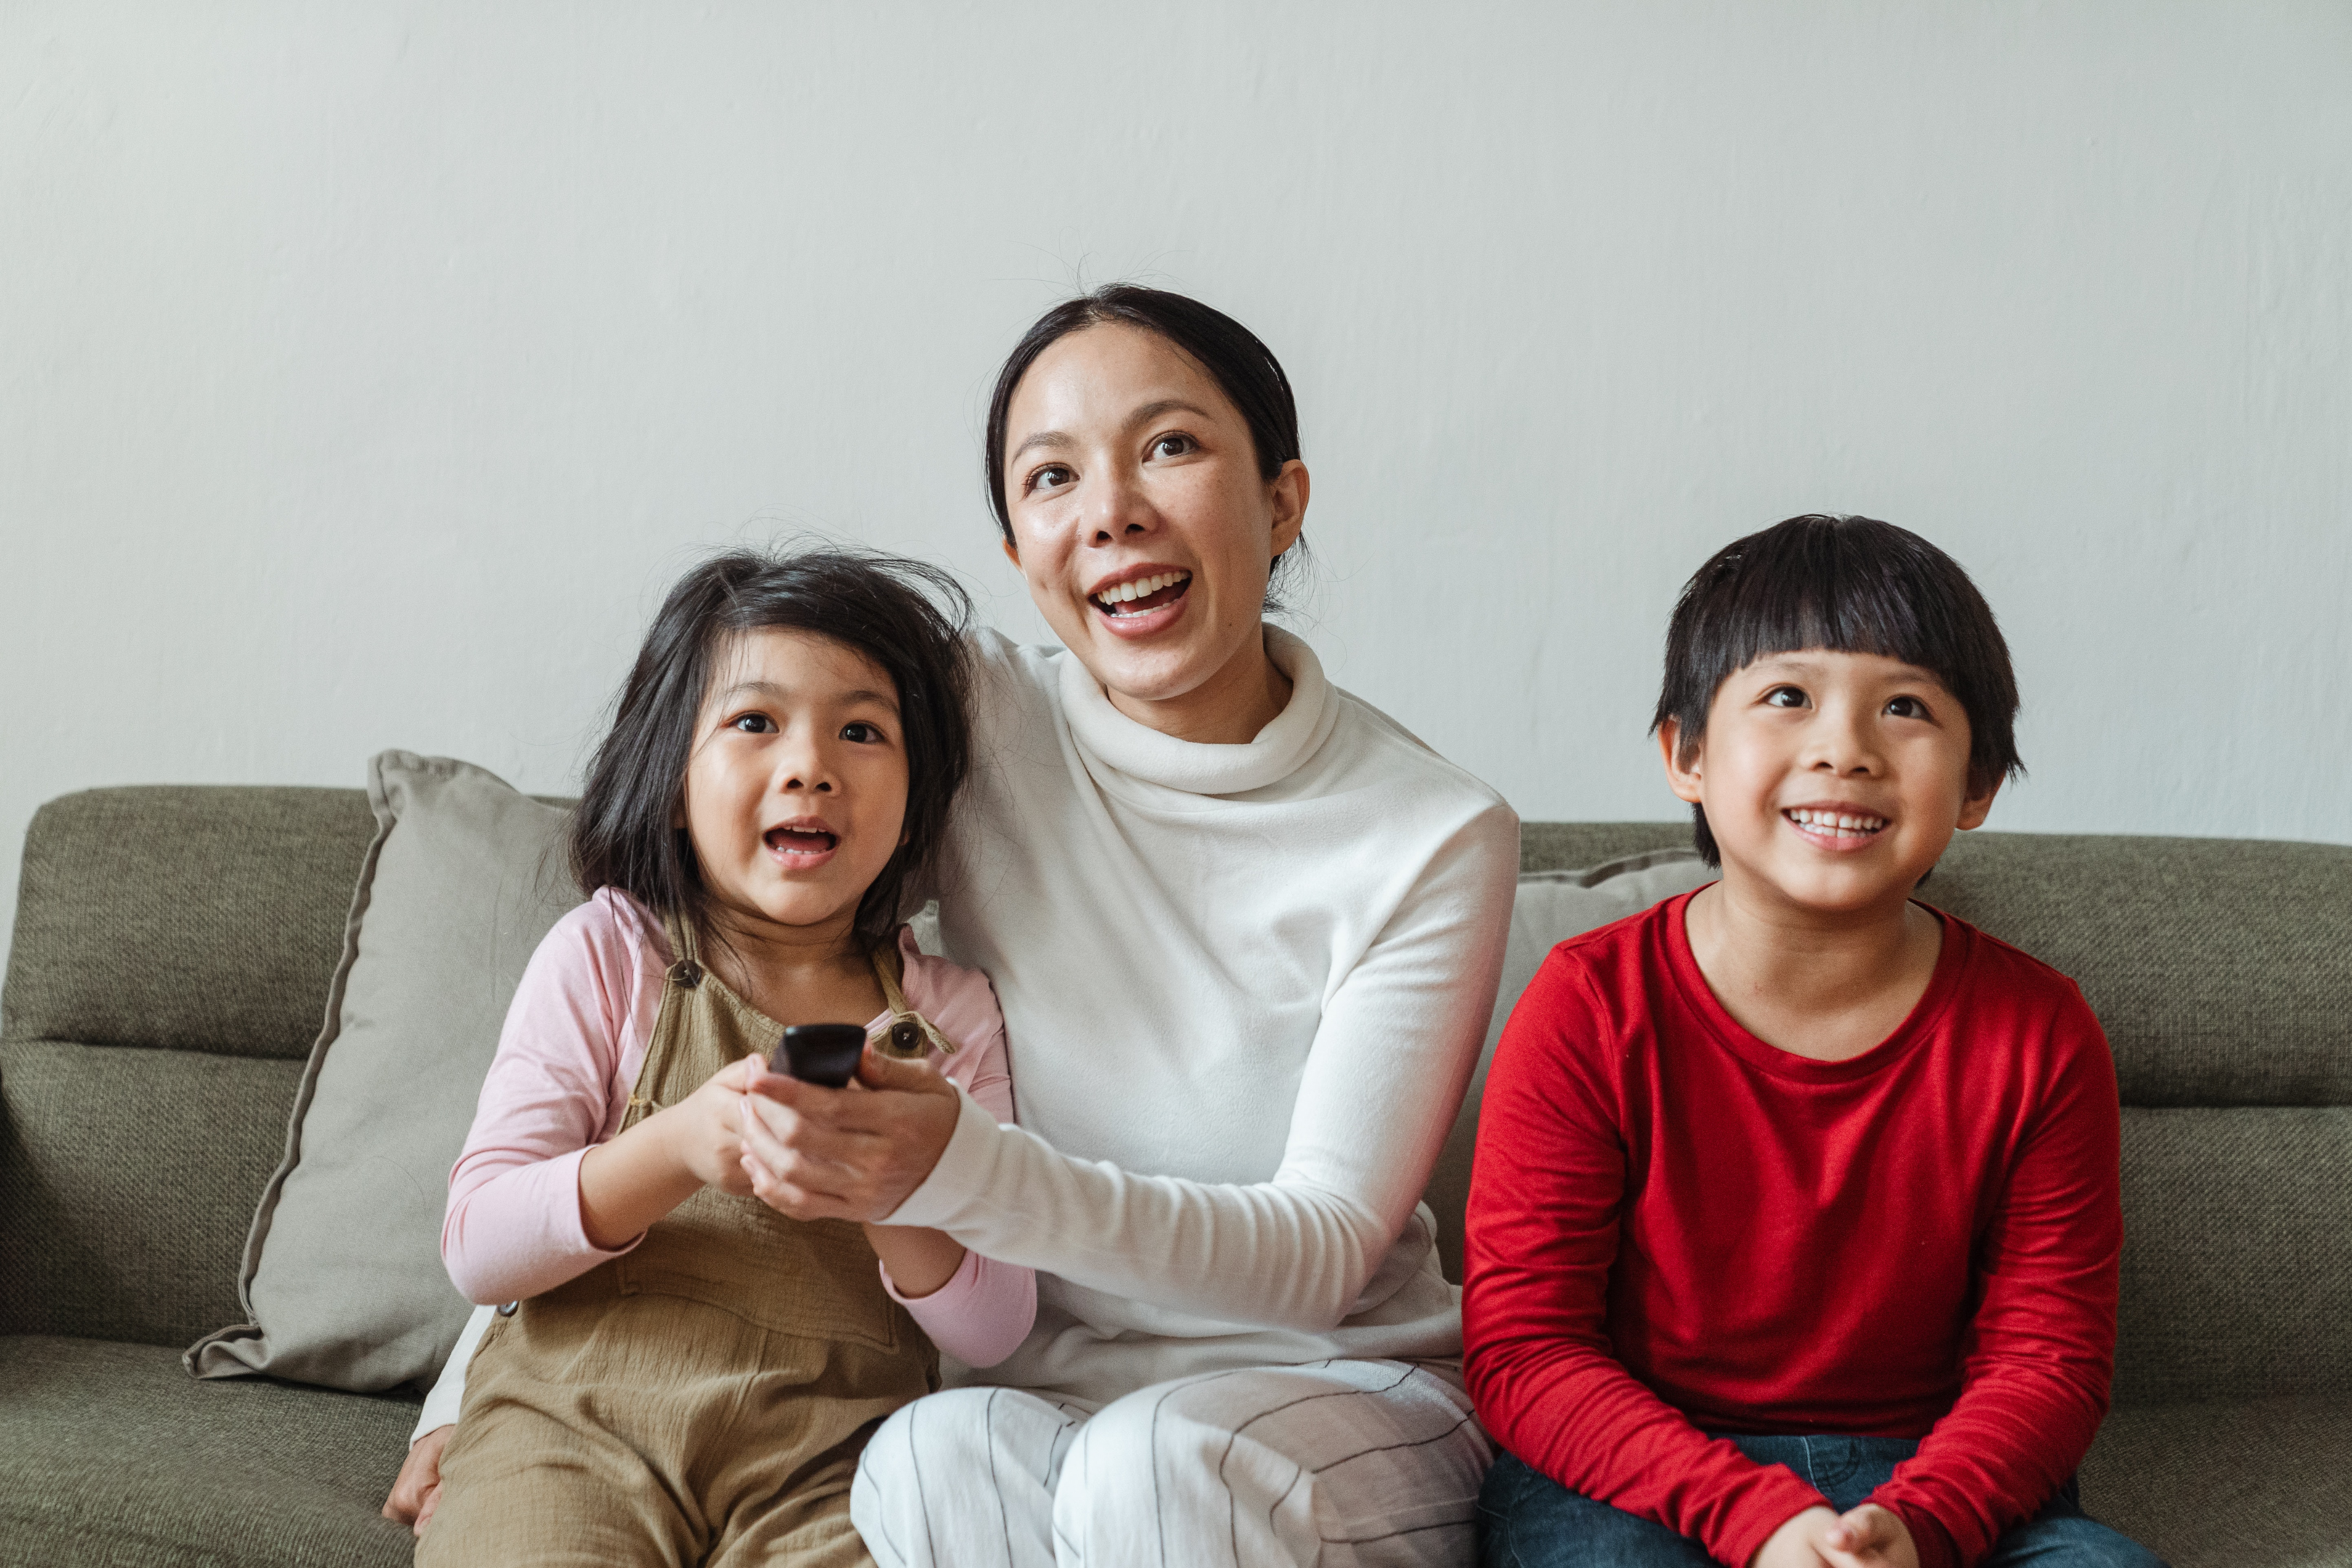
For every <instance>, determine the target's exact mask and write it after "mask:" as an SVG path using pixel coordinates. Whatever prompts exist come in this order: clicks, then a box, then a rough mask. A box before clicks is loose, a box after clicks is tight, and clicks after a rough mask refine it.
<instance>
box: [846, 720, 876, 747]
mask: <svg viewBox="0 0 2352 1568" xmlns="http://www.w3.org/2000/svg"><path fill="white" fill-rule="evenodd" d="M841 738H842V739H843V740H845V741H856V742H859V743H861V744H866V745H870V744H872V743H873V742H877V741H879V740H881V739H882V738H883V737H882V731H880V730H878V729H877V728H876V727H875V726H874V725H871V724H868V723H866V721H864V720H862V719H861V720H859V721H856V723H853V724H844V725H843V726H842V727H841Z"/></svg>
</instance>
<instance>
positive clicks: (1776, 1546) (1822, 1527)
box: [1748, 1507, 1838, 1568]
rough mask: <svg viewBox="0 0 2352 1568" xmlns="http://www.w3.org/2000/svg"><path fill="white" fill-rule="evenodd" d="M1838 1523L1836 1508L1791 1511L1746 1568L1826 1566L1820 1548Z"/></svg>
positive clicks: (1825, 1559)
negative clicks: (1786, 1519) (1799, 1511)
mask: <svg viewBox="0 0 2352 1568" xmlns="http://www.w3.org/2000/svg"><path fill="white" fill-rule="evenodd" d="M1837 1523H1838V1516H1837V1513H1836V1510H1832V1509H1830V1508H1826V1507H1823V1508H1809V1509H1807V1510H1805V1511H1804V1512H1802V1513H1796V1514H1790V1516H1789V1518H1788V1521H1786V1522H1785V1523H1783V1524H1782V1525H1781V1526H1780V1529H1778V1530H1776V1531H1773V1532H1772V1533H1771V1534H1770V1535H1769V1536H1768V1537H1766V1538H1765V1542H1764V1544H1763V1545H1761V1546H1759V1547H1758V1548H1757V1549H1756V1555H1755V1556H1754V1557H1752V1558H1750V1559H1749V1560H1748V1568H1825V1564H1827V1563H1829V1561H1830V1560H1829V1559H1828V1558H1827V1557H1824V1556H1823V1555H1822V1548H1823V1546H1824V1544H1825V1543H1826V1542H1827V1540H1828V1536H1829V1532H1830V1531H1831V1530H1832V1528H1833V1527H1835V1526H1836V1524H1837Z"/></svg>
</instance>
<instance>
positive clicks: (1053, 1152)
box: [404, 287, 1517, 1568]
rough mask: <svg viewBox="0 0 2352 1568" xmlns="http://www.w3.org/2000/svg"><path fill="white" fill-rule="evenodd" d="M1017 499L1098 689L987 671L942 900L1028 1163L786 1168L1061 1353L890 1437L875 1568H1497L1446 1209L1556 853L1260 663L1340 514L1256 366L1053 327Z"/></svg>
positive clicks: (1000, 1132)
mask: <svg viewBox="0 0 2352 1568" xmlns="http://www.w3.org/2000/svg"><path fill="white" fill-rule="evenodd" d="M988 466H989V478H990V485H991V490H992V500H993V501H994V505H995V510H996V514H997V520H998V522H999V525H1000V527H1001V528H1002V529H1003V533H1004V548H1005V552H1006V554H1007V555H1008V556H1010V557H1011V558H1012V560H1013V563H1014V564H1015V565H1016V566H1017V567H1018V568H1019V569H1020V571H1021V574H1022V575H1023V578H1024V581H1025V582H1026V583H1027V584H1028V587H1029V592H1030V595H1031V597H1032V598H1033V599H1034V602H1035V603H1036V605H1037V606H1038V608H1039V609H1040V610H1041V611H1042V612H1043V613H1044V615H1045V618H1046V620H1047V622H1048V624H1050V625H1051V626H1053V628H1054V630H1055V633H1056V635H1057V636H1058V637H1060V638H1061V640H1062V642H1063V645H1064V647H1063V648H1061V649H1037V648H1020V647H1013V646H1012V645H1010V644H1008V643H1006V642H1004V641H1003V639H1001V638H998V637H983V638H982V639H981V641H980V644H979V646H978V647H976V648H975V654H976V656H977V662H978V664H979V666H980V678H979V679H978V681H977V683H976V684H977V690H976V693H975V703H974V713H973V721H974V729H975V731H976V739H977V741H978V743H979V762H978V765H977V766H976V767H975V768H974V770H973V774H972V777H971V782H970V784H968V785H967V786H966V792H965V795H964V804H963V805H962V806H961V822H960V824H959V826H958V829H957V831H955V832H954V833H953V834H951V836H950V844H949V846H948V848H947V852H946V855H945V858H944V864H943V868H942V873H941V879H940V885H939V887H938V888H937V889H936V891H937V893H938V896H939V899H940V927H941V931H942V933H943V935H944V938H945V940H946V943H947V946H948V949H949V951H950V952H951V953H952V954H953V955H954V956H955V957H956V958H957V959H958V960H959V961H960V962H962V963H968V964H971V965H973V966H974V967H977V968H979V969H981V970H982V971H983V972H985V973H987V974H989V976H990V977H991V978H992V980H993V981H994V982H995V984H996V987H997V992H998V994H999V997H1000V999H1001V1000H1002V1002H1003V1009H1004V1015H1005V1019H1006V1033H1007V1038H1008V1042H1009V1045H1010V1050H1011V1056H1012V1058H1013V1059H1012V1066H1013V1084H1014V1096H1015V1100H1016V1104H1017V1107H1018V1112H1019V1120H1018V1124H1017V1126H1013V1127H1000V1126H999V1125H998V1124H997V1123H996V1122H995V1121H994V1119H993V1118H992V1117H989V1116H988V1115H987V1114H986V1113H985V1112H984V1111H981V1110H978V1109H977V1108H976V1107H974V1106H972V1105H971V1104H970V1103H969V1102H968V1101H951V1100H948V1099H946V1098H945V1097H944V1096H942V1095H940V1094H938V1093H933V1092H929V1089H930V1088H931V1087H934V1086H930V1085H927V1084H925V1083H921V1082H918V1081H914V1079H913V1078H912V1077H911V1075H910V1076H909V1077H908V1078H907V1079H904V1080H903V1081H894V1085H893V1086H892V1087H887V1088H885V1089H882V1090H880V1091H878V1092H876V1093H871V1094H861V1095H855V1096H826V1095H822V1094H809V1093H805V1092H799V1091H797V1089H795V1090H788V1091H787V1099H786V1100H785V1101H782V1102H779V1103H776V1104H772V1105H761V1107H760V1111H761V1119H760V1123H759V1125H757V1126H747V1127H746V1129H745V1143H746V1146H747V1151H748V1153H747V1159H748V1160H749V1162H750V1163H751V1164H752V1166H753V1172H752V1174H753V1180H754V1185H755V1190H757V1191H759V1192H760V1193H761V1196H763V1197H764V1198H766V1199H767V1200H768V1201H769V1202H770V1203H772V1204H773V1205H775V1206H776V1207H777V1208H779V1209H781V1210H782V1211H783V1212H785V1213H787V1214H792V1215H798V1216H801V1217H843V1218H858V1219H879V1218H882V1217H883V1216H885V1215H887V1216H888V1217H889V1218H890V1219H891V1220H892V1221H893V1222H894V1223H898V1224H909V1225H927V1226H935V1227H937V1228H938V1229H940V1230H942V1231H945V1232H946V1233H948V1234H949V1235H950V1236H952V1237H955V1238H956V1239H957V1240H959V1241H961V1242H962V1243H963V1244H964V1245H965V1246H966V1247H969V1248H970V1249H971V1251H972V1252H973V1253H975V1254H978V1255H981V1256H985V1257H991V1258H1001V1259H1003V1260H1005V1261H1007V1262H1011V1263H1014V1264H1019V1265H1024V1266H1027V1267H1032V1268H1036V1269H1037V1270H1038V1271H1039V1273H1040V1279H1039V1281H1038V1310H1037V1326H1036V1328H1035V1330H1034V1331H1033V1332H1032V1334H1031V1335H1030V1337H1029V1339H1028V1341H1027V1342H1025V1343H1024V1345H1023V1346H1022V1348H1021V1349H1019V1350H1018V1351H1016V1352H1013V1356H1012V1357H1011V1358H1010V1359H1009V1360H1007V1361H1006V1362H1004V1363H1001V1364H999V1365H998V1366H996V1367H993V1368H991V1369H990V1370H989V1371H988V1373H986V1374H985V1377H986V1380H987V1381H986V1383H985V1384H980V1383H978V1382H976V1381H975V1382H973V1383H972V1384H971V1385H970V1386H966V1387H962V1388H958V1389H951V1390H950V1391H948V1392H945V1393H942V1394H935V1395H932V1396H930V1397H929V1398H926V1399H922V1400H919V1401H918V1402H916V1403H915V1404H914V1405H910V1406H908V1407H907V1408H905V1409H903V1410H901V1411H900V1412H899V1413H898V1415H895V1416H893V1417H891V1418H890V1419H889V1421H888V1422H887V1423H886V1424H885V1425H884V1426H883V1427H882V1428H881V1430H880V1431H879V1432H878V1433H877V1436H875V1438H874V1440H873V1442H872V1443H871V1444H870V1445H869V1446H868V1447H867V1449H866V1457H865V1459H864V1462H863V1464H862V1465H861V1468H860V1471H859V1474H858V1478H857V1481H856V1490H855V1493H854V1495H853V1512H854V1516H855V1518H856V1521H857V1524H858V1527H859V1530H860V1532H861V1533H862V1534H863V1535H864V1536H865V1538H866V1543H867V1546H868V1547H869V1549H870V1550H872V1552H874V1554H875V1556H876V1558H877V1560H878V1561H879V1562H880V1563H884V1564H885V1565H887V1568H897V1565H898V1564H902V1563H903V1564H926V1563H934V1562H946V1561H952V1562H954V1563H999V1562H1003V1563H1017V1564H1024V1565H1027V1564H1038V1563H1052V1562H1055V1561H1056V1560H1057V1559H1058V1560H1059V1561H1062V1562H1066V1563H1068V1562H1082V1561H1092V1562H1096V1563H1114V1564H1129V1563H1169V1564H1175V1565H1185V1568H1189V1565H1191V1564H1195V1563H1212V1562H1231V1563H1237V1564H1260V1563H1313V1562H1318V1561H1320V1562H1324V1563H1333V1562H1353V1561H1360V1562H1364V1563H1434V1562H1443V1561H1457V1560H1465V1559H1466V1555H1467V1553H1468V1552H1469V1550H1470V1544H1471V1528H1472V1527H1471V1520H1472V1518H1473V1517H1474V1512H1475V1498H1476V1495H1477V1489H1478V1484H1479V1481H1480V1479H1481V1478H1482V1476H1483V1474H1484V1472H1485V1469H1486V1464H1487V1460H1488V1458H1489V1456H1490V1453H1491V1449H1490V1447H1489V1445H1488V1444H1487V1441H1486V1437H1485V1436H1484V1434H1483V1433H1482V1432H1481V1431H1480V1430H1479V1428H1478V1426H1477V1424H1476V1423H1475V1420H1474V1419H1473V1418H1472V1415H1471V1408H1470V1402H1469V1399H1468V1396H1467V1395H1466V1394H1465V1393H1464V1391H1463V1386H1462V1379H1461V1373H1460V1370H1459V1356H1460V1352H1461V1337H1460V1321H1459V1316H1458V1312H1457V1310H1456V1308H1455V1304H1454V1293H1453V1291H1452V1290H1451V1289H1450V1288H1449V1287H1448V1286H1447V1285H1446V1284H1445V1282H1444V1279H1442V1277H1441V1276H1440V1274H1439V1272H1438V1263H1437V1258H1436V1254H1435V1250H1434V1233H1433V1226H1432V1223H1431V1220H1430V1216H1429V1215H1428V1212H1427V1211H1426V1210H1425V1209H1421V1208H1420V1207H1419V1206H1418V1199H1419V1197H1420V1194H1421V1189H1422V1187H1423V1184H1424V1183H1425V1181H1426V1180H1427V1177H1428V1173H1429V1170H1430V1167H1431V1165H1432V1163H1433V1162H1434V1160H1435V1158H1436V1155H1437V1151H1438V1148H1439V1145H1440V1143H1441V1142H1443V1140H1444V1136H1445V1132H1446V1130H1447V1127H1448V1126H1449V1124H1450V1123H1451V1121H1452V1119H1453V1114H1454V1108H1455V1106H1456V1104H1457V1102H1458V1101H1459V1100H1460V1097H1461V1093H1462V1090H1463V1088H1464V1086H1465V1083H1466V1082H1467V1080H1468V1078H1469V1075H1470V1070H1471V1067H1472V1065H1473V1062H1474V1060H1475V1056H1476V1053H1477V1049H1478V1045H1479V1042H1480V1040H1481V1038H1482V1037H1483V1036H1484V1034H1485V1031H1486V1021H1487V1015H1488V1012H1489V1010H1490V1009H1491V1006H1492V1005H1493V1000H1494V994H1495V984H1496V972H1497V969H1498V967H1499V964H1500V963H1501V956H1502V950H1503V943H1504V936H1505V932H1506V929H1507V925H1508V922H1509V916H1510V900H1511V890H1512V881H1513V878H1514V876H1515V874H1516V871H1517V818H1516V817H1514V816H1512V814H1511V812H1510V809H1509V808H1508V807H1507V806H1506V805H1504V804H1503V802H1502V801H1501V800H1500V799H1499V798H1498V797H1497V796H1496V795H1495V794H1494V792H1493V791H1491V790H1489V789H1487V788H1486V786H1484V785H1483V784H1479V783H1478V782H1477V781H1476V780H1475V779H1473V778H1471V777H1470V776H1469V775H1467V774H1466V773H1463V772H1461V771H1460V770H1459V769H1457V768H1454V767H1453V766H1452V765H1450V764H1449V763H1445V762H1444V760H1443V759H1441V758H1439V757H1437V756H1436V755H1435V754H1434V753H1433V752H1430V751H1429V750H1428V749H1427V748H1425V747H1423V746H1422V745H1421V744H1420V743H1419V742H1416V741H1415V740H1414V739H1413V738H1412V736H1411V735H1409V734H1407V733H1406V732H1405V731H1402V729H1400V728H1398V727H1397V726H1396V725H1395V724H1394V723H1393V722H1391V721H1390V720H1388V719H1387V718H1385V717H1384V716H1382V715H1381V714H1380V713H1379V712H1378V711H1376V710H1373V709H1371V708H1370V707H1369V706H1367V705H1365V704H1364V703H1362V702H1360V701H1358V700H1356V699H1354V698H1352V697H1350V696H1349V695H1348V694H1347V693H1345V692H1342V691H1339V689H1336V688H1334V687H1332V686H1330V685H1329V684H1328V682H1327V681H1326V680H1325V679H1324V678H1323V672H1322V668H1321V666H1320V665H1319V664H1318V662H1317V660H1316V658H1315V656H1314V654H1313V652H1312V651H1311V650H1309V649H1308V648H1307V646H1306V645H1305V644H1304V643H1303V642H1300V641H1299V640H1298V639H1297V638H1296V637H1291V636H1289V635H1288V634H1286V633H1285V632H1283V631H1280V630H1279V629H1276V628H1275V627H1272V626H1267V625H1266V624H1265V621H1264V619H1263V606H1264V605H1265V601H1266V596H1267V588H1268V584H1269V581H1270V579H1271V577H1272V575H1273V574H1274V572H1275V570H1276V563H1278V562H1279V561H1281V560H1282V559H1283V558H1284V557H1285V556H1286V553H1287V552H1290V551H1292V550H1293V549H1295V548H1296V547H1297V541H1298V538H1299V532H1300V528H1301V524H1302V523H1303V521H1304V520H1305V516H1306V510H1307V494H1308V483H1307V468H1306V466H1305V465H1304V464H1303V463H1302V462H1300V460H1299V458H1298V436H1297V413H1296V409H1295V406H1294V404H1293V401H1292V397H1291V393H1290V387H1289V384H1288V382H1287V380H1286V378H1285V376H1284V375H1283V373H1282V370H1281V367H1280V366H1279V365H1278V364H1277V363H1276V361H1275V359H1274V357H1273V355H1272V354H1271V353H1267V352H1266V350H1265V346H1264V345H1263V344H1262V343H1260V342H1258V341H1257V339H1256V338H1255V336H1253V335H1252V334H1251V333H1250V332H1249V331H1247V330H1246V329H1245V328H1244V327H1242V326H1241V325H1240V324H1239V323H1237V322H1235V321H1232V320H1231V319H1230V318H1228V317H1225V316H1223V315H1222V314H1221V313H1219V312H1217V311H1215V310H1210V309H1209V308H1208V307H1206V306H1203V305H1201V304H1199V303H1197V302H1195V301H1192V300H1186V299H1183V298H1182V297H1181V296H1177V295H1172V294H1167V293H1163V292H1160V291H1157V290H1151V289H1134V288H1127V287H1113V288H1110V289H1103V290H1101V291H1099V292H1097V293H1096V294H1093V295H1090V296H1087V297H1086V298H1083V299H1080V300H1073V301H1071V302H1069V303H1068V304H1066V305H1063V306H1061V307H1059V308H1057V309H1055V310H1052V311H1050V312H1048V313H1047V314H1046V315H1045V317H1044V318H1043V319H1042V320H1040V321H1038V322H1037V324H1036V325H1035V326H1034V327H1033V328H1032V329H1031V330H1030V331H1029V333H1028V334H1027V336H1026V337H1024V339H1023V340H1022V342H1021V343H1020V344H1019V346H1018V347H1016V348H1015V349H1014V351H1013V355H1012V357H1011V358H1010V359H1009V360H1008V361H1007V363H1006V364H1005V366H1004V369H1003V374H1001V375H1000V376H999V378H998V382H997V387H996V393H995V396H994V398H993V400H992V404H991V408H990V416H989V430H988ZM947 1289H955V1286H954V1285H953V1284H952V1283H951V1284H950V1286H949V1287H947ZM461 1359H462V1358H461V1357H459V1358H453V1362H452V1364H453V1365H457V1364H459V1363H460V1361H461ZM447 1381H450V1382H454V1381H456V1380H455V1379H454V1378H453V1379H450V1380H447ZM443 1400H444V1395H443V1394H438V1393H436V1405H437V1404H440V1403H442V1402H443ZM424 1446H425V1445H422V1444H420V1445H419V1447H424ZM423 1468H425V1467H423V1466H421V1465H419V1464H418V1463H417V1462H416V1461H415V1459H414V1458H412V1465H411V1469H412V1470H416V1471H419V1472H420V1474H421V1472H422V1470H423ZM416 1479H418V1478H417V1477H416V1476H411V1475H409V1474H408V1473H407V1472H404V1484H407V1485H409V1487H410V1489H411V1491H412V1492H413V1491H414V1490H415V1481H416Z"/></svg>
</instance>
